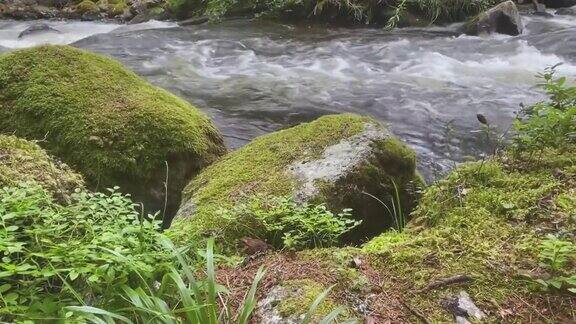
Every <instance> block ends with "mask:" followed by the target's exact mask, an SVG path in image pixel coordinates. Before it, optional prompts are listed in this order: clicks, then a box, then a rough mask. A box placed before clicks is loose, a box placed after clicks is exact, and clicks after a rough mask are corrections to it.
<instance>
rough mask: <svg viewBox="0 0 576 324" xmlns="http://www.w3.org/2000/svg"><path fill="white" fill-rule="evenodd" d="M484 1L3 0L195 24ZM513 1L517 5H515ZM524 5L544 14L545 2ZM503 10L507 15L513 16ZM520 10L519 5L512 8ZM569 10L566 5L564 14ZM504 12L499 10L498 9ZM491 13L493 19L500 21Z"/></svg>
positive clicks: (56, 10)
mask: <svg viewBox="0 0 576 324" xmlns="http://www.w3.org/2000/svg"><path fill="white" fill-rule="evenodd" d="M501 2H503V1H501V0H482V1H469V0H465V1H462V2H460V1H440V2H425V1H409V2H407V1H396V0H391V1H356V0H354V1H339V0H329V1H316V0H302V1H296V2H294V1H264V2H257V1H240V2H237V1H228V0H210V1H196V0H7V1H4V2H3V3H2V4H0V18H5V19H16V20H35V19H75V20H85V21H106V20H112V21H118V22H122V23H132V24H134V23H142V22H145V21H148V20H184V19H187V20H185V21H183V24H187V25H196V24H202V23H205V22H208V21H210V22H218V21H221V20H223V19H230V18H233V19H234V18H264V19H270V20H274V21H282V22H292V23H294V22H302V21H308V22H319V23H328V24H332V25H345V26H353V25H373V26H378V27H383V26H386V27H388V28H393V27H408V26H411V27H417V26H420V27H422V26H428V25H431V24H441V25H442V24H448V23H453V22H463V21H466V20H473V19H475V18H476V16H477V15H478V14H480V13H482V12H484V11H486V10H488V9H490V8H491V7H493V6H495V5H497V4H499V3H501ZM545 3H546V6H549V7H551V8H567V7H570V6H572V5H576V2H572V1H571V0H562V1H560V0H548V1H545ZM512 6H514V5H512ZM521 7H522V8H521V10H522V11H525V12H528V11H534V10H536V11H537V12H538V14H542V15H546V13H545V5H543V4H541V5H540V6H539V7H538V9H534V7H533V6H532V5H531V4H522V6H521ZM510 10H511V9H505V10H504V11H502V12H503V16H502V17H503V18H504V19H507V18H508V17H509V16H510V15H514V13H512V12H511V11H510ZM512 10H516V9H512ZM566 13H568V14H569V13H570V11H567V10H564V14H566ZM498 14H500V13H498ZM496 21H497V19H495V18H494V17H493V18H490V20H489V22H488V23H489V24H495V23H498V24H502V23H503V22H496Z"/></svg>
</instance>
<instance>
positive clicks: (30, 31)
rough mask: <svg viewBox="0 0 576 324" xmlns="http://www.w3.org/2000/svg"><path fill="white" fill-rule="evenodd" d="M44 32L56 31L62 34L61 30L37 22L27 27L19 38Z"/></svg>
mask: <svg viewBox="0 0 576 324" xmlns="http://www.w3.org/2000/svg"><path fill="white" fill-rule="evenodd" d="M44 33H56V34H60V31H59V30H57V29H54V28H52V27H50V26H48V25H47V24H36V25H32V26H30V27H28V28H26V29H25V30H24V31H22V32H21V33H20V35H18V38H23V37H27V36H32V35H37V34H44Z"/></svg>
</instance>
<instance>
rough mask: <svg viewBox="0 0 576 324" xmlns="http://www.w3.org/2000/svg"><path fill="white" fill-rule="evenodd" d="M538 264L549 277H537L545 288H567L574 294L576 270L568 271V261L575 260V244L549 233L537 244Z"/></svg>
mask: <svg viewBox="0 0 576 324" xmlns="http://www.w3.org/2000/svg"><path fill="white" fill-rule="evenodd" d="M539 251H540V252H539V255H538V257H539V259H540V266H541V267H543V268H544V269H547V270H549V272H550V278H546V279H537V280H536V281H537V282H538V283H540V284H541V285H542V286H543V287H544V288H546V289H551V288H553V289H557V290H567V291H570V292H572V293H574V294H576V272H573V273H572V274H570V273H568V270H569V269H568V267H567V266H568V264H569V262H576V244H574V243H573V242H570V241H565V240H561V239H559V238H557V237H555V236H553V235H549V236H547V237H546V239H544V240H543V241H542V242H541V244H540V246H539Z"/></svg>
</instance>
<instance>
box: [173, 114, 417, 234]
mask: <svg viewBox="0 0 576 324" xmlns="http://www.w3.org/2000/svg"><path fill="white" fill-rule="evenodd" d="M421 185H422V180H421V178H420V176H419V175H418V173H417V172H416V156H415V153H414V151H413V150H412V149H410V148H408V147H407V146H406V145H404V144H403V143H402V142H400V141H399V140H397V139H396V138H395V137H394V136H393V135H392V134H391V133H390V132H389V131H388V130H387V129H386V128H385V127H384V126H382V125H381V124H379V123H378V122H376V121H374V120H372V119H370V118H366V117H361V116H357V115H352V114H342V115H330V116H324V117H321V118H319V119H317V120H316V121H313V122H311V123H306V124H301V125H298V126H296V127H293V128H289V129H285V130H282V131H279V132H276V133H272V134H269V135H266V136H262V137H259V138H257V139H255V140H254V141H253V142H252V143H250V144H248V145H246V146H245V147H243V148H241V149H239V150H238V151H236V152H233V153H231V154H229V155H228V156H227V157H225V158H224V159H222V160H221V161H219V162H217V163H215V164H213V165H212V166H210V167H208V168H207V169H205V170H204V171H203V172H202V173H201V174H200V175H199V176H198V177H196V178H195V179H194V180H193V181H192V182H191V183H190V184H189V185H188V186H187V187H186V189H185V191H184V194H183V197H184V198H183V203H182V205H181V207H180V211H179V212H178V215H177V218H176V220H175V222H174V224H173V225H172V230H173V231H175V232H177V233H178V234H177V236H180V235H182V236H183V237H188V236H189V235H190V234H191V233H197V232H198V228H199V227H200V228H202V230H201V232H213V231H214V230H217V229H218V228H219V226H220V224H221V221H219V220H218V217H219V214H218V213H217V211H218V210H219V209H220V208H222V207H224V208H227V207H228V208H229V207H232V206H234V205H235V204H236V203H237V202H241V201H242V200H246V199H250V198H251V197H254V196H276V197H283V196H291V197H292V198H293V199H295V200H296V201H297V202H300V203H324V204H326V206H327V207H328V208H329V209H330V210H332V211H334V212H339V211H341V210H342V209H344V208H352V210H353V212H352V214H353V216H354V217H355V218H356V219H360V220H362V224H361V225H360V226H358V227H356V228H355V229H354V231H353V233H349V234H350V235H349V236H348V237H346V238H344V241H354V242H357V241H362V240H364V239H366V238H370V237H372V236H374V235H377V234H379V233H381V232H382V231H383V230H385V229H386V228H389V227H391V226H393V225H394V216H393V215H392V214H391V212H390V210H391V209H392V208H393V207H392V203H391V201H393V200H395V199H396V198H395V197H396V192H395V189H394V186H397V188H398V194H399V196H400V201H401V202H400V205H401V207H402V213H403V214H405V216H406V217H407V216H408V214H409V212H410V211H411V209H412V208H413V207H414V206H415V203H416V200H417V199H416V198H417V196H418V188H419V187H420V186H421ZM384 204H386V205H387V206H384ZM397 205H398V204H397ZM243 234H247V233H240V232H239V233H238V236H239V237H238V238H240V237H242V236H243ZM228 238H230V237H228Z"/></svg>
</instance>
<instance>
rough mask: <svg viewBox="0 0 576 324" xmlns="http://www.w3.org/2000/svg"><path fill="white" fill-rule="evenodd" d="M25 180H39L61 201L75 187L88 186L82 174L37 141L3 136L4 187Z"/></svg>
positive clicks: (0, 170) (0, 183)
mask: <svg viewBox="0 0 576 324" xmlns="http://www.w3.org/2000/svg"><path fill="white" fill-rule="evenodd" d="M21 182H37V183H38V184H40V185H41V186H42V187H43V188H44V189H46V190H48V191H49V192H50V193H51V194H52V195H53V196H54V197H55V198H58V199H60V200H67V199H68V195H69V194H70V193H71V192H72V191H74V189H76V188H82V187H83V186H84V182H83V180H82V177H81V176H80V175H78V174H76V173H74V172H73V171H72V170H70V168H69V167H68V166H67V165H65V164H63V163H60V162H58V161H56V160H54V159H52V158H51V157H50V156H48V154H46V152H45V151H44V150H42V149H41V148H40V147H39V146H38V145H37V144H35V143H32V142H29V141H26V140H23V139H20V138H17V137H15V136H4V135H0V187H7V186H15V185H17V184H18V183H21Z"/></svg>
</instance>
